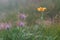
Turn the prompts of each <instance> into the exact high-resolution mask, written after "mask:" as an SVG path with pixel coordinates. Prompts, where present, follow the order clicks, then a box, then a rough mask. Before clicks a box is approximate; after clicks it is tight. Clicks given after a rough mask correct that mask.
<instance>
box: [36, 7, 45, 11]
mask: <svg viewBox="0 0 60 40" xmlns="http://www.w3.org/2000/svg"><path fill="white" fill-rule="evenodd" d="M37 10H38V11H40V12H44V11H45V10H46V8H45V7H39V8H37Z"/></svg>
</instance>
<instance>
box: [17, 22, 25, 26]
mask: <svg viewBox="0 0 60 40" xmlns="http://www.w3.org/2000/svg"><path fill="white" fill-rule="evenodd" d="M24 25H25V23H24V22H17V26H24Z"/></svg>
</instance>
